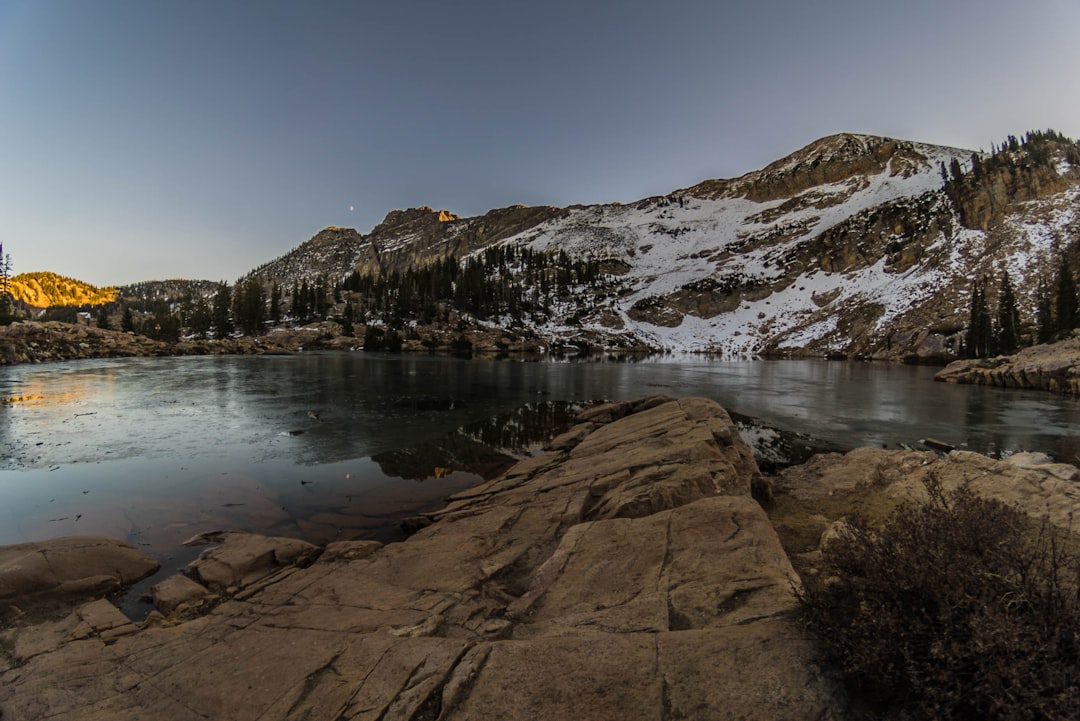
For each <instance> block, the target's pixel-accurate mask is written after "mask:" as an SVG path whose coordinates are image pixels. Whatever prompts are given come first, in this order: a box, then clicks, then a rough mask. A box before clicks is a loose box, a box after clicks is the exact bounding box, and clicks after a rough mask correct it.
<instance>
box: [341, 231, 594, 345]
mask: <svg viewBox="0 0 1080 721" xmlns="http://www.w3.org/2000/svg"><path fill="white" fill-rule="evenodd" d="M611 283H612V281H611V279H610V278H608V277H607V276H605V275H604V274H603V273H601V271H600V262H599V261H598V260H595V259H574V258H571V257H570V256H569V255H568V254H567V253H566V252H565V251H562V250H559V251H535V250H533V249H531V248H528V247H521V246H493V247H490V248H487V249H486V250H484V251H483V252H482V253H479V254H477V255H474V256H472V257H471V258H469V259H468V260H466V261H465V262H464V263H458V262H457V261H455V260H453V259H449V258H447V259H443V260H440V261H437V262H435V263H433V264H431V265H428V266H425V267H423V268H419V269H415V268H409V269H408V270H406V271H404V272H397V271H395V272H392V273H389V274H386V275H382V274H374V273H364V274H360V273H353V274H352V275H350V276H349V277H348V278H346V279H345V282H344V283H343V288H342V290H343V291H346V292H348V293H351V294H353V296H352V297H353V298H354V299H355V300H353V301H352V303H351V304H352V313H353V314H354V318H360V319H363V320H364V321H365V322H372V321H374V322H376V323H383V324H386V325H388V326H390V327H391V328H400V327H401V326H402V324H404V323H407V322H412V321H415V322H417V323H420V324H423V325H430V324H432V323H436V322H448V321H449V320H450V318H451V316H452V315H456V314H462V313H464V314H468V315H470V316H472V317H473V318H475V319H477V320H480V321H492V320H498V319H501V320H504V321H507V322H508V323H509V325H511V326H516V325H521V324H523V323H524V322H525V321H526V320H530V321H533V322H544V321H546V320H549V319H550V318H551V317H552V314H553V311H554V310H555V308H556V306H558V307H559V308H560V310H565V309H566V306H567V305H568V304H569V305H579V304H580V303H581V302H583V299H582V298H581V296H580V294H575V293H573V290H574V289H575V288H579V287H582V286H584V287H589V288H592V289H597V288H601V287H603V286H605V285H608V284H611Z"/></svg>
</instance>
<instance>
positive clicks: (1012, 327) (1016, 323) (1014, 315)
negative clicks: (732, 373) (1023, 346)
mask: <svg viewBox="0 0 1080 721" xmlns="http://www.w3.org/2000/svg"><path fill="white" fill-rule="evenodd" d="M997 328H998V332H997V350H998V352H999V353H1006V354H1009V353H1015V352H1016V349H1017V348H1019V347H1020V311H1019V310H1018V309H1017V307H1016V293H1015V291H1014V290H1013V286H1012V279H1010V278H1009V271H1007V270H1004V271H1002V277H1001V291H1000V292H999V293H998V318H997Z"/></svg>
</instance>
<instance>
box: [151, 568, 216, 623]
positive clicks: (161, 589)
mask: <svg viewBox="0 0 1080 721" xmlns="http://www.w3.org/2000/svg"><path fill="white" fill-rule="evenodd" d="M209 595H210V591H208V590H207V589H206V587H205V586H203V585H201V584H198V583H196V582H195V581H192V580H191V579H190V578H188V577H187V576H184V575H183V574H179V573H178V574H176V575H174V576H169V577H168V578H166V579H165V580H164V581H162V582H161V583H156V584H154V585H153V586H151V587H150V596H151V597H152V598H153V599H154V609H155V610H157V611H159V612H160V613H161V614H162V615H164V616H171V615H172V614H173V613H174V612H175V611H176V610H177V609H179V608H181V607H182V606H187V607H192V606H197V605H199V603H201V602H202V600H203V599H204V598H206V597H207V596H209Z"/></svg>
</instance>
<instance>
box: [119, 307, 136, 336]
mask: <svg viewBox="0 0 1080 721" xmlns="http://www.w3.org/2000/svg"><path fill="white" fill-rule="evenodd" d="M120 330H122V331H124V332H125V333H134V332H135V318H134V317H133V316H132V315H131V306H127V305H125V306H124V313H123V315H121V316H120Z"/></svg>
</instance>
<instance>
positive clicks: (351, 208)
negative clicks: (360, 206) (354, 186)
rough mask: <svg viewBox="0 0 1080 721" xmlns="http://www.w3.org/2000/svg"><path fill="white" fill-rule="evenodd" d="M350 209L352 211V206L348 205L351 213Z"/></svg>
mask: <svg viewBox="0 0 1080 721" xmlns="http://www.w3.org/2000/svg"><path fill="white" fill-rule="evenodd" d="M352 211H353V207H352V206H351V205H350V206H349V212H350V213H351V212H352Z"/></svg>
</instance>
